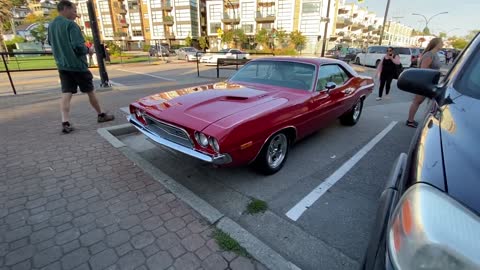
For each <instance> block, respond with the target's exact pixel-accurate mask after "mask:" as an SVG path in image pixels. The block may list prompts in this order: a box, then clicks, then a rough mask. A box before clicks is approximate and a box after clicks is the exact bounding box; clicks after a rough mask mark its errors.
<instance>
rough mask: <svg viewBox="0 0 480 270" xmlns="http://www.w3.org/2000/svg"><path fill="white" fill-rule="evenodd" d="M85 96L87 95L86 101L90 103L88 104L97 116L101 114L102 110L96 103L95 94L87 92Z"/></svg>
mask: <svg viewBox="0 0 480 270" xmlns="http://www.w3.org/2000/svg"><path fill="white" fill-rule="evenodd" d="M87 95H88V100H89V101H90V104H91V105H92V107H93V108H94V109H95V111H97V114H101V113H102V109H101V108H100V103H98V99H97V95H96V94H95V92H93V91H91V92H87Z"/></svg>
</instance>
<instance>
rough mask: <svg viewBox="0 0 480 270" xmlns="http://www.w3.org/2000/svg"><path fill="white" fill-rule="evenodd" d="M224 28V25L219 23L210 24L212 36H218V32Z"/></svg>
mask: <svg viewBox="0 0 480 270" xmlns="http://www.w3.org/2000/svg"><path fill="white" fill-rule="evenodd" d="M221 28H222V24H221V23H219V22H211V23H210V34H213V35H216V34H217V30H218V29H221Z"/></svg>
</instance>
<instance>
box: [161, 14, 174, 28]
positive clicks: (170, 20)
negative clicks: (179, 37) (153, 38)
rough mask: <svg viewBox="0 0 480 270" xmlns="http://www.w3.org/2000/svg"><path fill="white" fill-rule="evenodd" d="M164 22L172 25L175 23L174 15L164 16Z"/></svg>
mask: <svg viewBox="0 0 480 270" xmlns="http://www.w3.org/2000/svg"><path fill="white" fill-rule="evenodd" d="M162 24H163V25H168V26H172V25H173V17H172V16H165V17H164V18H163V23H162Z"/></svg>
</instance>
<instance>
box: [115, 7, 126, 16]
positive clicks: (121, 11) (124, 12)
mask: <svg viewBox="0 0 480 270" xmlns="http://www.w3.org/2000/svg"><path fill="white" fill-rule="evenodd" d="M115 11H116V12H118V14H122V15H125V14H127V9H125V8H117V9H115Z"/></svg>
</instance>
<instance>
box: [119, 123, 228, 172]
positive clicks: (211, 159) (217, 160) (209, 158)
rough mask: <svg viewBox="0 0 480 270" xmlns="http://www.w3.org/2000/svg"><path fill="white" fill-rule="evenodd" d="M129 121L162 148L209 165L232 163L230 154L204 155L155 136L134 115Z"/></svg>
mask: <svg viewBox="0 0 480 270" xmlns="http://www.w3.org/2000/svg"><path fill="white" fill-rule="evenodd" d="M127 120H128V121H129V122H130V123H132V124H133V126H135V127H136V128H137V129H138V130H139V131H140V132H141V133H143V134H144V135H145V136H147V138H149V139H151V140H152V141H154V142H155V143H158V144H160V145H162V146H165V147H168V148H170V149H173V150H176V151H178V152H180V153H184V154H186V155H189V156H191V157H194V158H197V159H200V160H203V161H205V162H208V163H212V164H217V165H222V164H228V163H231V162H232V158H231V157H230V155H229V154H218V155H215V156H213V155H207V154H204V153H201V152H199V151H197V150H195V149H193V148H188V147H185V146H183V145H180V144H177V143H174V142H172V141H169V140H167V139H164V138H162V137H160V136H158V135H157V134H155V133H154V132H153V131H151V130H150V129H149V128H148V127H146V126H145V125H143V124H142V123H140V122H139V121H138V120H137V119H135V118H134V117H132V115H129V116H127Z"/></svg>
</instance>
